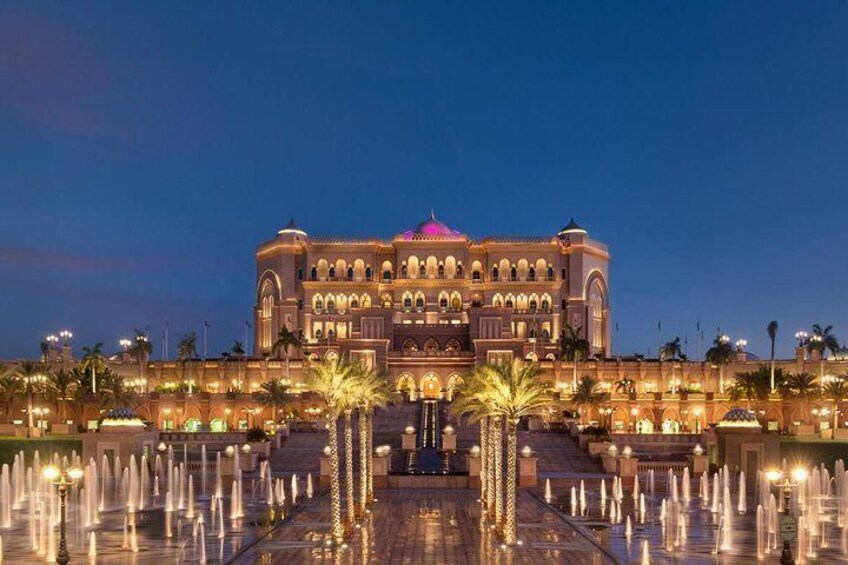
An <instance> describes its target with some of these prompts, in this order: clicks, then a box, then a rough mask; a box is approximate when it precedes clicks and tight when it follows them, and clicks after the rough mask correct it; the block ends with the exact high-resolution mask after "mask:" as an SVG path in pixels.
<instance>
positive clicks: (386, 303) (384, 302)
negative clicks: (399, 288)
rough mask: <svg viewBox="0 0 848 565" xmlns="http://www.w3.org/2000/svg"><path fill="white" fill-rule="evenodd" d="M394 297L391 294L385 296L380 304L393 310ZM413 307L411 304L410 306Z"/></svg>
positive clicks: (381, 298)
mask: <svg viewBox="0 0 848 565" xmlns="http://www.w3.org/2000/svg"><path fill="white" fill-rule="evenodd" d="M392 302H393V301H392V295H391V294H389V293H386V294H384V295H383V296H381V297H380V304H382V305H383V308H391V307H392ZM410 306H411V304H410Z"/></svg>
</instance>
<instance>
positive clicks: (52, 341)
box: [44, 334, 59, 347]
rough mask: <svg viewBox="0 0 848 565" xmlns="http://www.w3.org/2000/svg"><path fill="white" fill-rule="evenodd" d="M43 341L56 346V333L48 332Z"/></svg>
mask: <svg viewBox="0 0 848 565" xmlns="http://www.w3.org/2000/svg"><path fill="white" fill-rule="evenodd" d="M44 341H46V342H47V343H49V344H50V347H56V344H57V343H59V338H58V337H56V334H50V335H48V336H47V337H45V338H44Z"/></svg>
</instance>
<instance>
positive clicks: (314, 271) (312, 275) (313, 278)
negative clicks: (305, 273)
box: [309, 267, 318, 281]
mask: <svg viewBox="0 0 848 565" xmlns="http://www.w3.org/2000/svg"><path fill="white" fill-rule="evenodd" d="M309 280H311V281H317V280H318V269H316V268H315V267H312V270H311V271H309Z"/></svg>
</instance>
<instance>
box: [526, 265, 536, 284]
mask: <svg viewBox="0 0 848 565" xmlns="http://www.w3.org/2000/svg"><path fill="white" fill-rule="evenodd" d="M527 280H528V281H535V280H536V267H530V268H529V269H527Z"/></svg>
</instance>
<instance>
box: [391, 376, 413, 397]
mask: <svg viewBox="0 0 848 565" xmlns="http://www.w3.org/2000/svg"><path fill="white" fill-rule="evenodd" d="M395 390H396V391H397V392H399V393H401V394H403V395H404V396H405V397H407V399H408V400H410V401H413V400H415V380H414V379H413V378H412V375H410V374H409V373H404V374H402V375H401V376H400V377H398V380H397V384H396V385H395Z"/></svg>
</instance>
